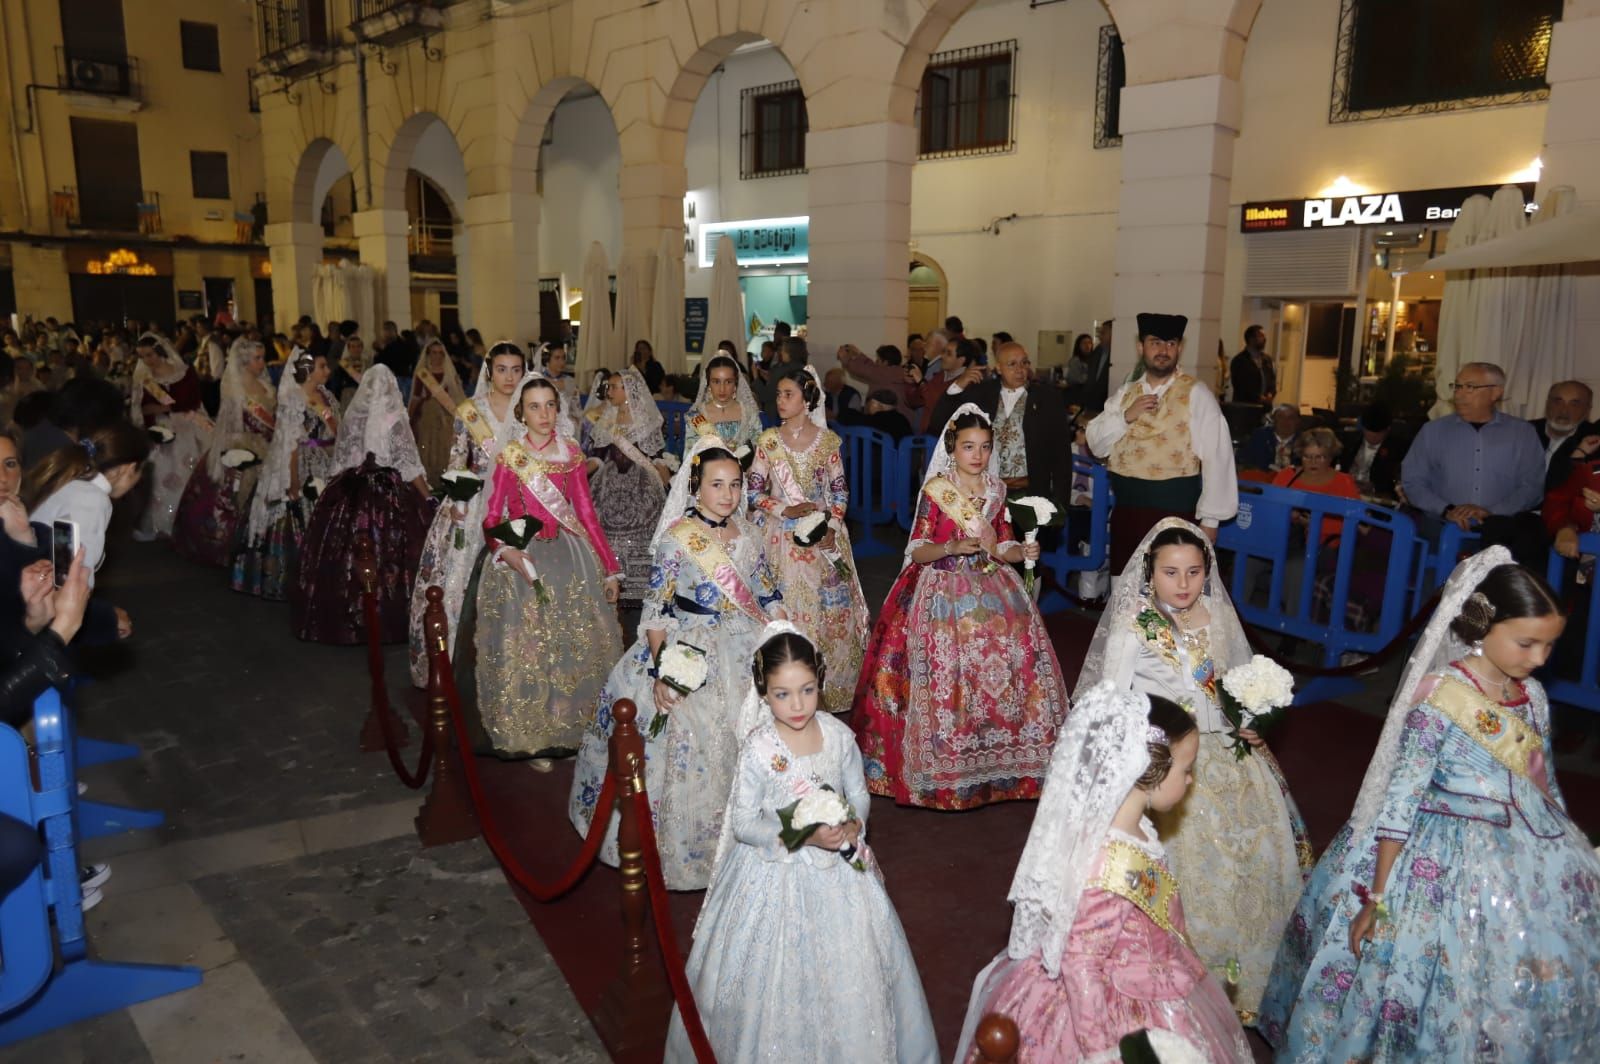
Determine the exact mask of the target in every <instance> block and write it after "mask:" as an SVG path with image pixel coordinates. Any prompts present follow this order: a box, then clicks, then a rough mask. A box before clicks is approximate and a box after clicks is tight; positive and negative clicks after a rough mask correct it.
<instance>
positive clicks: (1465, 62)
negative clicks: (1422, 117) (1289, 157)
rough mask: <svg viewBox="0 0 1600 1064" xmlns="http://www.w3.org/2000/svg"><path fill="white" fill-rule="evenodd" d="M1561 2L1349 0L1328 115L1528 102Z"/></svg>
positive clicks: (1542, 90)
mask: <svg viewBox="0 0 1600 1064" xmlns="http://www.w3.org/2000/svg"><path fill="white" fill-rule="evenodd" d="M1561 9H1562V0H1341V4H1340V10H1339V36H1338V40H1337V42H1336V46H1335V55H1334V68H1333V98H1332V101H1331V103H1330V105H1329V109H1328V120H1329V121H1330V122H1350V121H1355V120H1358V119H1365V118H1387V117H1392V116H1398V115H1409V114H1425V113H1428V112H1433V111H1449V110H1457V109H1461V108H1468V107H1494V106H1499V105H1503V104H1512V103H1526V102H1529V101H1533V100H1541V99H1544V98H1546V97H1547V96H1549V94H1550V86H1549V83H1548V82H1546V81H1545V65H1546V63H1547V62H1548V60H1549V58H1550V35H1551V31H1552V30H1553V29H1554V27H1555V23H1556V22H1557V21H1558V20H1559V19H1560V18H1561Z"/></svg>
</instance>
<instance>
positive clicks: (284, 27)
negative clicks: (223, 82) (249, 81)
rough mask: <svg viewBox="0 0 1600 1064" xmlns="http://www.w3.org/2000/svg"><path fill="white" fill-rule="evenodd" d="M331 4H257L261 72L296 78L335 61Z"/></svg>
mask: <svg viewBox="0 0 1600 1064" xmlns="http://www.w3.org/2000/svg"><path fill="white" fill-rule="evenodd" d="M328 25H329V23H328V3H327V0H256V29H257V31H258V33H259V42H258V43H259V49H260V55H261V69H262V70H264V71H266V72H267V73H269V74H279V75H282V76H284V77H293V76H295V75H297V74H305V73H308V72H310V71H312V70H318V69H321V68H322V67H325V66H327V65H328V64H329V63H330V62H332V60H333V40H332V38H331V37H330V36H329V34H328Z"/></svg>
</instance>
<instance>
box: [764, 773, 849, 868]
mask: <svg viewBox="0 0 1600 1064" xmlns="http://www.w3.org/2000/svg"><path fill="white" fill-rule="evenodd" d="M855 819H857V817H856V811H855V810H854V809H852V808H850V803H849V802H847V801H845V799H844V796H843V795H841V794H840V793H839V792H838V791H836V790H834V789H833V788H832V787H830V786H828V785H827V784H826V783H824V784H823V785H822V786H821V787H818V788H817V789H816V790H814V791H812V792H811V793H810V794H807V795H806V796H805V797H804V798H801V799H799V800H798V801H795V802H791V803H790V804H789V805H786V806H784V807H783V808H782V809H779V810H778V824H779V828H778V841H780V842H782V843H783V845H784V848H785V849H787V850H788V851H789V852H790V853H794V852H796V851H797V850H799V849H800V847H802V846H804V845H805V844H806V840H807V839H809V838H810V837H811V836H812V834H813V833H814V832H815V831H816V830H817V829H818V828H820V827H824V826H826V827H839V826H840V825H843V824H848V823H849V822H850V821H852V820H855ZM839 856H840V857H843V858H844V859H845V860H846V861H848V862H849V863H850V866H851V867H852V868H854V869H855V870H856V871H857V872H865V871H866V870H867V866H866V863H865V862H863V861H862V860H861V858H860V857H859V856H857V853H856V849H855V847H854V846H847V847H845V848H844V849H843V850H840V851H839Z"/></svg>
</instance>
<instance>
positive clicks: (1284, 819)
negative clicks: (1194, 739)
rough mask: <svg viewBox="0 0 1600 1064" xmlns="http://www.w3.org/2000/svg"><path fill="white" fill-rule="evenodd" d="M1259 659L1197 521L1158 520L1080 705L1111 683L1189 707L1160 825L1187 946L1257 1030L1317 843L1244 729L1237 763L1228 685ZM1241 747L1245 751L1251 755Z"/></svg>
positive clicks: (1098, 633)
mask: <svg viewBox="0 0 1600 1064" xmlns="http://www.w3.org/2000/svg"><path fill="white" fill-rule="evenodd" d="M1250 661H1251V654H1250V644H1249V643H1248V642H1246V640H1245V634H1244V628H1243V626H1241V625H1240V623H1239V615H1238V614H1237V613H1235V612H1234V608H1233V602H1232V600H1231V599H1230V598H1229V597H1228V591H1227V589H1226V588H1225V587H1223V586H1222V580H1221V577H1220V576H1218V575H1216V553H1215V551H1214V550H1213V548H1212V546H1211V541H1210V539H1208V538H1207V537H1206V536H1205V534H1204V533H1203V532H1201V530H1200V529H1199V528H1197V527H1196V526H1194V525H1192V524H1190V523H1189V522H1187V521H1185V520H1183V519H1182V518H1177V517H1168V518H1165V519H1163V520H1161V521H1159V522H1157V523H1156V525H1155V527H1154V528H1152V529H1151V530H1150V531H1149V532H1148V533H1146V534H1145V537H1144V539H1143V540H1142V541H1141V542H1140V544H1139V547H1138V549H1137V550H1135V551H1134V553H1133V556H1132V557H1131V558H1130V559H1129V561H1128V564H1127V567H1126V568H1124V569H1123V571H1122V572H1121V573H1120V574H1119V575H1118V576H1117V578H1116V580H1115V581H1114V582H1113V585H1112V589H1111V598H1110V600H1109V601H1108V602H1107V604H1106V608H1105V611H1104V612H1103V613H1102V614H1101V615H1100V623H1099V625H1097V626H1096V628H1095V632H1094V638H1093V639H1092V640H1091V641H1090V643H1089V653H1088V654H1087V655H1086V656H1085V658H1084V662H1083V671H1082V672H1081V673H1079V675H1078V685H1077V688H1076V690H1075V692H1074V693H1075V695H1076V696H1077V697H1082V695H1083V694H1084V693H1085V692H1087V691H1088V690H1089V689H1090V688H1092V687H1093V686H1094V685H1095V684H1097V683H1100V682H1102V681H1105V680H1110V681H1111V682H1112V683H1113V684H1114V685H1115V686H1116V688H1117V690H1119V691H1129V690H1132V691H1143V692H1144V693H1145V694H1148V695H1160V696H1162V697H1164V698H1169V699H1171V700H1172V701H1174V702H1176V703H1178V704H1179V705H1181V706H1184V707H1185V708H1187V709H1188V710H1189V711H1190V712H1191V713H1192V714H1194V717H1195V723H1196V725H1197V726H1198V730H1199V735H1200V738H1199V744H1200V753H1199V755H1198V759H1197V762H1196V764H1197V768H1196V770H1195V785H1194V790H1193V792H1192V793H1191V794H1190V795H1189V797H1188V800H1187V801H1185V802H1184V803H1183V805H1182V806H1181V807H1179V808H1177V809H1174V810H1172V811H1171V812H1168V813H1163V814H1161V815H1160V816H1158V817H1156V825H1157V827H1159V828H1160V829H1161V838H1162V840H1163V842H1164V844H1165V845H1166V847H1167V854H1168V857H1169V859H1170V860H1171V862H1172V869H1173V871H1175V872H1176V873H1177V874H1178V875H1179V876H1181V877H1182V878H1183V881H1184V884H1185V886H1184V906H1185V909H1186V910H1187V912H1188V916H1189V941H1190V942H1191V943H1193V945H1194V948H1195V952H1197V953H1199V954H1200V958H1201V959H1202V960H1204V961H1205V962H1206V965H1207V966H1208V967H1209V968H1210V969H1211V971H1212V972H1213V973H1215V974H1217V975H1218V976H1219V977H1220V978H1225V979H1227V980H1229V981H1231V982H1233V983H1234V984H1235V985H1234V987H1233V1005H1234V1008H1235V1009H1236V1010H1237V1011H1238V1013H1239V1017H1240V1019H1241V1020H1243V1021H1244V1022H1245V1023H1246V1024H1253V1023H1254V1022H1255V1021H1256V1014H1257V1011H1258V1010H1259V1008H1260V1005H1261V994H1262V991H1263V990H1264V989H1265V988H1266V985H1267V975H1268V973H1269V972H1270V971H1271V969H1272V958H1273V955H1274V953H1275V952H1276V951H1277V947H1278V938H1279V936H1280V935H1282V934H1283V928H1284V925H1285V924H1286V923H1287V922H1288V920H1289V913H1290V912H1291V911H1292V910H1293V909H1294V904H1295V901H1296V900H1297V899H1298V898H1299V897H1300V891H1301V889H1302V888H1303V887H1304V886H1305V877H1306V875H1307V873H1309V871H1310V869H1311V863H1312V861H1311V841H1310V838H1309V836H1307V834H1306V827H1305V822H1304V821H1303V820H1301V818H1300V811H1299V810H1298V809H1297V808H1296V807H1295V804H1294V799H1293V798H1292V797H1291V796H1290V794H1289V787H1288V784H1287V783H1286V782H1285V781H1284V778H1283V773H1282V771H1281V770H1280V769H1279V768H1278V763H1277V761H1276V760H1274V759H1273V756H1272V752H1271V751H1270V750H1268V749H1267V748H1266V745H1265V744H1264V743H1263V742H1262V741H1261V739H1260V737H1259V736H1257V735H1256V734H1255V733H1254V732H1252V731H1250V730H1248V729H1245V730H1243V731H1242V732H1241V735H1242V740H1240V741H1242V742H1245V743H1248V744H1249V747H1250V749H1249V753H1248V754H1244V755H1243V756H1236V753H1235V749H1234V747H1235V745H1236V740H1235V739H1234V738H1233V737H1232V736H1231V735H1230V732H1231V731H1232V730H1233V729H1232V726H1231V725H1230V723H1229V721H1228V720H1227V718H1226V717H1225V716H1224V715H1223V712H1222V698H1223V693H1222V687H1223V679H1224V677H1226V676H1227V675H1228V673H1229V672H1231V671H1232V670H1234V669H1237V668H1239V667H1240V666H1243V665H1246V664H1247V663H1249V662H1250ZM1241 752H1242V751H1241Z"/></svg>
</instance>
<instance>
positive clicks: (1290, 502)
mask: <svg viewBox="0 0 1600 1064" xmlns="http://www.w3.org/2000/svg"><path fill="white" fill-rule="evenodd" d="M1296 514H1303V515H1304V517H1305V522H1306V523H1305V525H1304V528H1305V537H1304V538H1305V546H1304V547H1299V546H1296V545H1294V539H1295V537H1294V536H1293V535H1292V533H1293V531H1294V526H1295V515H1296ZM1329 518H1331V519H1334V520H1337V521H1340V522H1342V524H1341V527H1340V530H1339V533H1338V541H1337V545H1335V544H1332V543H1328V544H1324V543H1323V541H1322V530H1323V521H1324V520H1325V519H1329ZM1383 534H1387V535H1388V536H1389V537H1390V542H1389V547H1388V552H1387V555H1386V557H1385V559H1384V560H1383V563H1382V564H1383V570H1384V577H1383V591H1382V597H1381V599H1380V600H1379V601H1377V602H1373V601H1370V599H1369V600H1365V601H1362V605H1363V606H1364V607H1365V609H1366V614H1367V616H1368V617H1373V616H1374V613H1375V614H1376V616H1375V618H1374V619H1375V622H1376V623H1374V624H1372V625H1371V626H1370V630H1360V629H1356V628H1352V627H1351V625H1350V622H1349V617H1348V607H1349V604H1350V601H1351V592H1352V583H1353V578H1354V576H1355V572H1356V559H1357V557H1358V556H1361V555H1363V554H1365V555H1366V556H1367V557H1368V558H1369V559H1370V557H1371V552H1372V548H1371V547H1365V544H1364V540H1365V541H1370V540H1371V539H1372V538H1373V537H1375V536H1379V535H1383ZM1417 542H1418V539H1417V531H1416V523H1415V522H1414V521H1412V519H1411V518H1410V517H1409V516H1407V515H1405V514H1401V513H1396V512H1395V511H1393V510H1385V509H1381V508H1379V507H1375V506H1370V505H1368V504H1366V503H1364V502H1362V501H1360V500H1359V499H1344V498H1339V497H1338V496H1334V495H1322V494H1319V493H1317V492H1310V491H1295V490H1293V489H1290V488H1279V487H1273V486H1272V485H1270V484H1259V483H1253V482H1249V481H1246V482H1243V483H1241V484H1240V485H1239V515H1238V517H1237V518H1236V519H1235V520H1234V521H1231V522H1228V523H1227V524H1224V525H1223V526H1222V527H1221V529H1220V531H1219V533H1218V536H1217V547H1218V549H1219V550H1225V551H1231V552H1232V553H1233V555H1234V558H1233V577H1232V582H1231V585H1230V588H1229V590H1230V593H1231V594H1232V595H1233V600H1234V607H1235V608H1236V609H1237V610H1238V611H1239V616H1240V617H1241V618H1242V619H1244V620H1245V621H1247V622H1249V623H1250V624H1252V625H1255V626H1256V627H1258V628H1266V629H1270V630H1272V631H1277V632H1282V633H1284V634H1285V635H1291V636H1295V637H1297V638H1301V639H1305V640H1308V641H1311V642H1315V643H1319V644H1321V646H1322V654H1323V658H1322V665H1323V667H1325V668H1333V667H1335V666H1337V665H1338V664H1339V663H1340V658H1341V657H1342V656H1343V655H1344V654H1346V653H1349V652H1357V653H1364V654H1373V653H1376V652H1377V651H1379V650H1382V649H1383V648H1384V647H1385V646H1387V645H1388V644H1389V643H1390V642H1391V641H1392V640H1393V639H1394V638H1395V637H1396V636H1397V635H1399V634H1400V630H1401V628H1403V627H1404V626H1405V624H1406V622H1407V621H1408V620H1409V619H1410V617H1411V611H1410V609H1409V608H1408V606H1409V603H1408V598H1407V589H1408V588H1409V586H1410V581H1411V577H1412V558H1413V557H1414V555H1415V551H1416V545H1417ZM1364 548H1365V549H1364ZM1330 550H1331V551H1333V552H1334V560H1333V565H1332V570H1331V572H1332V576H1333V583H1332V589H1331V593H1330V594H1329V596H1328V598H1327V601H1326V608H1327V616H1326V617H1318V616H1316V613H1317V612H1319V611H1318V610H1317V608H1316V604H1315V602H1314V599H1315V589H1316V583H1317V578H1318V576H1319V575H1321V574H1322V573H1323V572H1325V571H1327V570H1326V568H1325V567H1324V566H1323V565H1322V564H1320V563H1321V562H1322V559H1323V557H1324V556H1325V555H1326V554H1327V552H1328V551H1330ZM1252 559H1254V560H1259V561H1261V562H1264V563H1266V565H1267V567H1268V570H1267V571H1268V574H1269V580H1268V590H1267V596H1266V602H1265V603H1264V604H1263V603H1259V602H1255V601H1252V598H1253V596H1252V592H1253V591H1254V588H1253V587H1252V584H1253V583H1254V580H1255V577H1256V575H1257V573H1256V570H1257V569H1258V567H1257V566H1252V565H1250V564H1249V561H1250V560H1252ZM1293 562H1299V563H1300V571H1299V573H1298V579H1297V582H1296V585H1295V586H1294V587H1293V589H1292V590H1293V595H1292V597H1291V596H1286V595H1285V591H1286V590H1288V589H1286V587H1285V580H1286V577H1287V575H1288V573H1289V570H1290V569H1291V568H1292V563H1293ZM1290 601H1292V603H1293V605H1292V606H1291V605H1289V602H1290ZM1357 686H1358V684H1357V682H1356V681H1355V680H1354V679H1348V678H1343V679H1339V680H1334V679H1329V678H1319V679H1318V680H1314V681H1313V682H1311V683H1309V684H1306V685H1305V686H1304V687H1302V688H1301V689H1300V690H1299V691H1298V692H1297V694H1296V699H1295V700H1296V701H1297V702H1314V701H1318V700H1320V699H1325V698H1331V697H1335V696H1337V695H1339V694H1341V693H1344V692H1347V691H1349V690H1352V689H1354V688H1356V687H1357Z"/></svg>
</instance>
